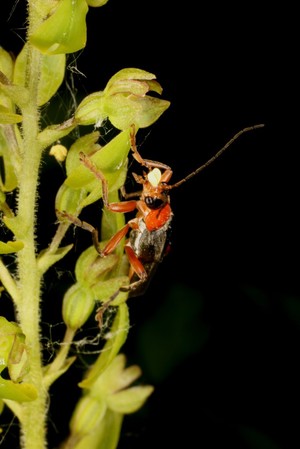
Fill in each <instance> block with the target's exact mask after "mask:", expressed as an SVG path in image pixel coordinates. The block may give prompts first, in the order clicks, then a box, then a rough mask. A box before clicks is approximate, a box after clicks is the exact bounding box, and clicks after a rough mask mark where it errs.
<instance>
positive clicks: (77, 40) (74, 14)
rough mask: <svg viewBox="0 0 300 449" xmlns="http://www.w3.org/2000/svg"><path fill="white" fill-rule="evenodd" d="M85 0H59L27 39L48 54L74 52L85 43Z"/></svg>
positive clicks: (86, 10) (86, 9)
mask: <svg viewBox="0 0 300 449" xmlns="http://www.w3.org/2000/svg"><path fill="white" fill-rule="evenodd" d="M87 12H88V6H87V3H86V1H85V0H61V1H60V2H58V5H57V8H56V9H55V11H54V13H53V14H52V15H51V16H50V17H49V18H48V19H46V20H45V21H44V22H43V23H42V25H40V26H39V27H38V28H37V29H36V30H35V31H34V33H32V34H31V36H30V38H29V40H30V43H31V44H32V45H34V46H35V47H36V48H38V49H39V50H40V51H41V52H42V53H46V54H48V55H54V54H60V53H74V52H76V51H78V50H81V49H82V48H84V47H85V44H86V22H85V18H86V14H87Z"/></svg>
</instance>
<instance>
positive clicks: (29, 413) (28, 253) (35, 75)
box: [17, 47, 47, 449]
mask: <svg viewBox="0 0 300 449" xmlns="http://www.w3.org/2000/svg"><path fill="white" fill-rule="evenodd" d="M27 67H28V69H29V70H28V73H29V76H28V86H27V88H28V90H29V93H30V100H29V102H28V104H27V105H25V106H24V107H23V108H22V114H23V125H22V128H23V129H22V131H23V133H22V134H23V143H24V146H23V148H24V153H23V155H22V157H23V159H22V168H21V172H20V175H19V196H18V213H17V220H18V224H19V227H18V228H19V229H18V235H17V237H18V239H21V240H22V241H23V243H24V248H23V249H22V250H21V251H19V252H18V274H19V287H20V299H19V303H18V305H17V317H18V321H19V323H20V325H21V328H22V330H23V332H24V334H25V335H26V344H27V345H28V347H29V349H30V350H29V358H30V360H29V362H30V364H29V366H30V370H29V373H28V374H27V376H26V378H25V379H24V380H25V381H26V382H30V383H32V384H34V385H35V387H36V388H37V390H38V398H37V399H36V400H35V401H32V402H28V403H24V404H23V412H22V419H21V423H20V424H21V434H22V438H21V446H22V448H23V449H44V448H45V447H46V436H45V435H46V425H45V422H46V409H47V402H46V401H47V391H46V390H45V388H44V385H43V372H42V368H43V367H42V355H41V345H40V288H41V278H40V274H39V270H38V267H37V260H36V246H35V220H36V217H35V211H36V198H37V187H38V175H39V167H40V162H41V148H40V145H39V143H38V140H37V135H38V133H39V109H38V106H37V93H38V83H39V77H40V54H39V52H38V51H36V50H35V49H33V48H32V47H29V51H28V66H27Z"/></svg>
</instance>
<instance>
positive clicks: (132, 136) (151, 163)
mask: <svg viewBox="0 0 300 449" xmlns="http://www.w3.org/2000/svg"><path fill="white" fill-rule="evenodd" d="M130 146H131V150H132V153H133V154H132V155H133V157H134V159H135V160H136V161H137V162H138V163H139V164H141V165H143V166H144V167H147V168H148V169H150V168H154V167H156V168H162V169H163V170H171V167H169V166H168V165H166V164H163V163H162V162H158V161H151V160H150V159H144V158H142V156H141V155H140V153H139V152H138V149H137V146H136V139H135V126H134V125H131V132H130Z"/></svg>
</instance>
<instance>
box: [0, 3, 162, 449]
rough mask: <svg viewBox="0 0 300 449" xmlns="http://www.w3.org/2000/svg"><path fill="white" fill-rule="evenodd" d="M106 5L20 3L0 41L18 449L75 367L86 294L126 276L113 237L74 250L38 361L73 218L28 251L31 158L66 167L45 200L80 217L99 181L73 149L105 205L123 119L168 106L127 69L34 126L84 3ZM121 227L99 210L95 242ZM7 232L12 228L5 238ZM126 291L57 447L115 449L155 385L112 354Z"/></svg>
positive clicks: (1, 340)
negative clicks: (49, 282)
mask: <svg viewBox="0 0 300 449" xmlns="http://www.w3.org/2000/svg"><path fill="white" fill-rule="evenodd" d="M106 2H107V0H75V1H74V0H28V2H27V3H28V20H27V27H28V28H27V39H26V42H25V45H24V47H23V49H22V50H21V52H20V53H19V54H18V55H17V57H16V59H15V60H13V59H12V57H11V55H10V53H9V52H8V51H7V50H6V49H3V48H0V156H1V158H2V161H3V171H2V174H1V178H0V187H1V190H0V206H1V210H2V221H3V223H4V228H6V230H5V232H4V233H3V234H4V240H5V241H3V242H0V252H1V254H2V258H1V259H0V280H1V282H2V287H1V290H2V291H3V290H5V291H6V294H7V295H9V296H10V297H11V300H12V302H13V305H14V310H15V320H14V321H9V320H8V319H7V318H5V317H4V316H1V317H0V360H1V364H0V373H2V376H0V401H1V404H0V405H1V408H3V407H4V406H7V407H9V408H10V409H11V411H12V412H13V413H14V414H15V416H16V417H17V418H18V421H19V424H20V429H21V438H20V446H21V447H22V448H23V449H43V448H45V447H47V410H48V400H49V389H50V387H51V385H52V384H53V382H55V381H56V380H57V379H58V378H59V377H60V376H62V375H63V374H64V373H65V372H66V371H67V370H68V369H69V368H70V367H71V365H72V364H73V362H74V360H75V358H76V357H75V356H70V355H69V350H70V347H71V345H72V344H73V343H74V341H76V336H77V332H78V330H79V329H81V328H82V327H83V326H84V325H85V324H86V322H87V321H88V319H89V318H90V316H91V315H93V313H94V310H95V306H96V301H97V302H100V303H105V302H106V301H107V300H108V299H109V298H111V296H112V295H113V293H114V292H116V290H117V289H118V288H119V287H120V286H121V285H123V284H124V283H127V282H128V277H127V274H128V263H127V260H126V258H124V254H123V249H122V245H120V246H119V247H118V248H117V250H116V251H115V252H114V254H111V255H109V256H107V257H105V258H100V257H99V255H98V253H97V252H96V250H95V249H94V247H92V246H91V247H89V248H87V249H86V250H84V251H83V253H82V254H81V255H80V257H79V258H78V260H77V262H76V267H75V278H76V279H75V282H74V284H73V285H72V286H70V288H69V289H68V290H67V291H66V292H65V294H64V296H63V298H62V317H63V320H64V323H65V336H64V339H63V341H62V342H61V344H60V349H59V350H58V352H57V353H56V354H55V357H54V358H53V360H51V361H50V363H45V362H44V361H43V351H42V350H43V346H42V338H43V335H42V333H41V311H42V308H43V304H44V303H43V286H44V282H45V280H44V275H45V273H46V272H47V271H48V270H49V269H50V268H51V267H53V265H54V264H56V263H57V262H59V261H60V260H61V259H62V258H63V257H64V256H65V255H66V254H67V253H69V251H70V250H71V248H72V245H67V246H61V242H62V240H63V238H64V236H65V234H66V232H67V230H68V228H69V226H70V225H71V224H70V223H69V222H67V221H62V222H59V221H58V222H57V225H56V232H55V234H54V236H53V239H52V241H51V242H50V243H49V245H48V246H47V247H46V248H43V249H42V250H38V242H37V236H36V226H37V224H38V222H39V216H38V215H37V205H38V200H39V192H38V187H39V183H40V170H41V164H42V163H43V162H44V159H45V155H48V154H52V155H54V156H55V157H56V159H57V161H58V162H59V163H60V164H62V163H64V164H65V170H66V179H65V181H64V182H63V184H62V185H61V187H60V188H59V190H58V192H57V194H56V200H55V205H54V204H53V208H56V209H57V210H64V211H67V212H68V213H69V214H72V215H75V216H78V215H79V214H80V212H81V211H82V209H83V208H84V207H86V206H88V205H91V204H92V203H94V202H96V201H97V200H99V199H100V198H101V195H102V192H101V185H100V184H99V181H97V180H96V179H95V178H94V177H93V174H92V173H91V172H89V171H88V170H87V169H86V167H84V166H83V165H82V164H80V161H79V152H80V151H83V152H85V153H86V154H88V155H89V156H90V157H91V159H92V160H93V162H94V163H95V164H96V165H97V166H98V167H99V168H100V169H101V171H102V172H103V173H104V175H105V177H106V179H107V180H108V184H109V198H110V201H116V200H117V199H118V190H119V189H120V188H121V187H122V185H123V184H124V181H125V179H126V176H127V158H128V153H129V151H130V130H131V126H132V125H133V124H134V125H135V128H136V130H138V129H139V128H144V127H148V126H150V125H151V124H153V123H154V122H155V121H156V120H157V119H158V118H159V116H160V115H161V114H162V113H163V112H164V111H165V110H166V109H167V108H168V107H169V102H168V101H165V100H162V99H159V98H158V97H157V96H150V95H148V92H150V91H152V92H155V93H156V94H161V92H162V88H161V86H160V84H159V83H158V82H157V81H156V79H155V76H154V75H153V74H151V73H149V72H146V71H144V70H141V69H136V68H125V69H123V70H121V71H119V72H118V73H116V74H115V75H114V76H113V77H112V78H111V79H110V80H109V81H108V83H107V85H106V87H105V89H104V90H103V91H99V92H95V93H93V94H91V95H88V96H87V97H86V98H84V99H83V100H82V101H81V103H80V104H79V106H78V107H77V108H76V109H75V111H74V113H72V115H71V116H70V117H66V118H65V120H64V121H63V123H59V124H51V125H49V126H46V127H42V126H41V123H43V121H42V118H43V110H44V109H43V108H42V106H44V105H45V104H46V103H50V104H51V101H53V98H54V96H55V94H56V93H57V91H58V89H59V88H60V86H61V85H62V82H63V80H64V76H65V67H66V55H67V54H68V53H73V52H77V51H79V50H81V49H83V48H84V47H85V45H86V21H85V19H86V14H87V11H88V8H89V7H99V6H102V5H104V4H105V3H106ZM103 123H105V126H106V127H109V126H110V127H111V128H112V129H114V130H115V131H116V132H115V137H114V138H113V139H111V140H110V141H109V142H108V143H107V144H106V145H105V146H103V147H101V146H100V144H99V143H98V141H99V136H100V133H99V132H98V130H97V128H99V127H101V125H102V124H103ZM89 126H92V127H93V129H92V131H91V130H90V128H89ZM75 130H76V131H77V132H78V130H79V132H80V134H81V136H80V137H79V138H77V139H76V140H74V141H73V143H72V145H70V147H69V148H68V150H67V148H66V147H67V146H68V140H67V137H68V136H70V135H72V133H74V131H75ZM84 130H88V131H84ZM65 157H66V159H65ZM64 159H65V160H64ZM11 192H15V193H16V194H15V195H11ZM7 194H8V195H7ZM123 224H124V217H123V215H122V214H115V213H111V212H108V211H105V212H104V213H103V216H102V222H101V240H102V241H103V242H105V241H106V240H107V239H108V238H109V236H110V235H112V234H113V233H114V232H116V230H118V229H119V228H120V227H121V226H122V225H123ZM4 228H3V229H4ZM7 235H11V237H10V239H9V240H8V239H7ZM57 282H59V280H58V281H57ZM127 295H128V294H127V293H125V292H123V293H120V294H119V295H117V297H116V298H115V299H114V300H113V301H112V302H111V305H112V306H113V308H114V310H115V314H114V316H113V319H112V323H111V325H110V327H109V328H106V329H104V327H103V328H101V329H99V335H101V336H102V337H103V338H102V339H100V343H99V346H100V349H101V351H100V350H99V355H98V357H97V358H96V360H94V361H93V363H92V365H91V366H90V367H89V369H88V370H87V371H86V373H84V376H83V379H82V381H81V382H80V383H79V387H80V388H81V389H82V396H81V398H80V399H79V402H78V404H77V405H76V407H75V409H74V413H73V415H72V417H71V419H70V434H69V438H67V440H66V441H64V442H62V446H61V447H62V448H65V449H66V448H68V449H70V448H74V449H75V448H76V449H80V448H86V447H88V448H89V449H93V448H95V449H96V448H97V449H100V448H103V449H104V448H105V449H113V448H116V447H117V444H118V440H119V435H120V429H121V425H122V421H123V417H124V415H126V414H128V413H132V412H134V411H136V410H138V409H139V408H140V407H141V406H142V405H143V403H144V402H145V400H146V399H147V398H148V396H149V395H150V394H151V392H152V391H153V387H152V386H150V385H139V384H134V385H132V383H133V382H135V381H136V380H137V379H138V378H139V376H140V374H141V370H140V368H139V367H138V366H130V367H127V366H126V359H125V356H124V355H123V354H121V353H120V349H121V347H122V345H123V344H124V342H125V340H126V338H127V333H128V329H129V313H128V305H127V301H126V300H127ZM101 345H102V346H101ZM4 373H6V374H4Z"/></svg>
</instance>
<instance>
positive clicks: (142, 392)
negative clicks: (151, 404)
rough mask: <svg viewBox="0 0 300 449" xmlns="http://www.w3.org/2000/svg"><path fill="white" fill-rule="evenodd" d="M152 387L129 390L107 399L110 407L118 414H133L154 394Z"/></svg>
mask: <svg viewBox="0 0 300 449" xmlns="http://www.w3.org/2000/svg"><path fill="white" fill-rule="evenodd" d="M153 390H154V388H153V387H152V386H151V385H143V386H137V387H131V388H127V389H126V390H123V391H120V392H118V393H116V394H112V395H110V396H108V397H107V405H108V407H109V408H110V409H111V410H113V411H115V412H118V413H133V412H136V411H137V410H138V409H139V408H141V407H142V405H143V404H144V402H145V401H146V400H147V398H148V397H149V396H150V394H151V393H152V392H153Z"/></svg>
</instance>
